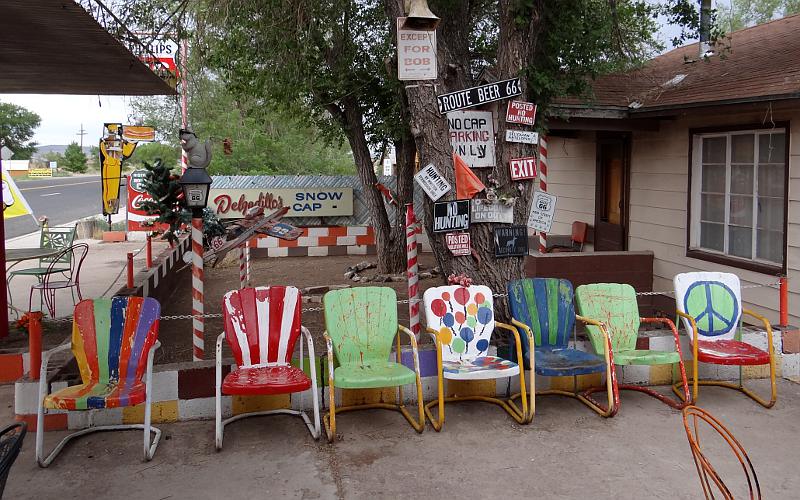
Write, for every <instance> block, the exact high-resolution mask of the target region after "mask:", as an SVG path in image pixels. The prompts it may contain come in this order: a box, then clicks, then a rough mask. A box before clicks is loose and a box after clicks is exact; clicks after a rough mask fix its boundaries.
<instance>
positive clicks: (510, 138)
mask: <svg viewBox="0 0 800 500" xmlns="http://www.w3.org/2000/svg"><path fill="white" fill-rule="evenodd" d="M506 142H522V143H525V144H538V143H539V133H538V132H528V131H527V130H506Z"/></svg>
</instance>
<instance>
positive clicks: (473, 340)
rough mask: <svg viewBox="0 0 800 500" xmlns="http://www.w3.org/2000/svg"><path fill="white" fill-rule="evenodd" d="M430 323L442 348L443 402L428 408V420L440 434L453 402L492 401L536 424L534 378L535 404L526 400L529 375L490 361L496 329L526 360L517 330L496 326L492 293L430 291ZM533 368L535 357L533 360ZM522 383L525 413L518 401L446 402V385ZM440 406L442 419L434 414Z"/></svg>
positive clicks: (457, 398) (438, 347)
mask: <svg viewBox="0 0 800 500" xmlns="http://www.w3.org/2000/svg"><path fill="white" fill-rule="evenodd" d="M423 302H424V303H425V323H426V324H427V332H428V333H429V334H430V335H431V337H433V341H434V342H435V343H436V357H437V373H438V378H439V387H438V395H439V397H438V399H437V400H435V401H431V402H430V403H428V404H427V405H426V406H425V414H426V415H427V416H428V419H429V420H430V421H431V424H432V425H433V428H434V429H436V430H437V431H440V430H441V429H442V426H443V425H444V403H445V402H450V401H486V402H489V403H494V404H497V405H500V407H502V408H503V409H504V410H505V411H506V412H508V414H509V415H511V417H512V418H513V419H514V420H516V421H517V422H518V423H520V424H527V423H529V422H530V421H531V420H533V413H534V375H533V372H531V375H530V404H529V402H528V397H527V394H526V384H525V371H524V370H520V367H519V365H518V364H517V363H514V362H513V361H509V360H505V359H502V358H498V357H496V356H490V355H489V343H490V341H491V339H492V333H493V332H494V329H495V327H498V328H502V329H503V330H506V331H507V332H510V333H511V334H512V335H513V337H514V341H515V344H516V352H517V359H522V347H521V346H522V342H521V341H520V334H519V331H518V330H517V328H516V327H514V326H511V325H507V324H505V323H501V322H499V321H495V318H494V310H493V308H492V290H491V289H490V288H489V287H487V286H482V285H472V286H469V287H464V286H457V285H451V286H439V287H434V288H429V289H427V290H425V294H424V295H423ZM526 340H528V341H529V342H530V343H532V340H530V337H528V339H526ZM528 361H529V362H530V364H531V365H533V353H529V360H528ZM506 377H519V385H520V396H521V398H522V409H521V410H520V409H519V407H517V405H516V404H514V401H513V399H508V400H504V399H499V398H494V397H489V396H453V397H448V398H445V397H444V380H445V379H447V380H486V379H499V378H506ZM437 405H438V406H439V417H438V418H434V417H433V414H432V412H431V409H432V408H433V407H434V406H437Z"/></svg>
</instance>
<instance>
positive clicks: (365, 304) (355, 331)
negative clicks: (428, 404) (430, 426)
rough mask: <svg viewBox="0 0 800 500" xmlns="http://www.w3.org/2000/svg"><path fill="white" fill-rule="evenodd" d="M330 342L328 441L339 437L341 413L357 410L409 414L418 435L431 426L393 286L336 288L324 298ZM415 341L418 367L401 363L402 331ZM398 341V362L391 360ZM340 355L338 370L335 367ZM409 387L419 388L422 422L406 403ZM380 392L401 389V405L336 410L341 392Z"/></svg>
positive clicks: (375, 405)
mask: <svg viewBox="0 0 800 500" xmlns="http://www.w3.org/2000/svg"><path fill="white" fill-rule="evenodd" d="M323 308H324V310H325V333H324V337H325V342H326V344H327V347H328V387H329V391H330V393H329V394H330V410H329V411H328V413H327V414H326V415H325V416H324V417H323V422H324V423H325V432H326V433H327V435H328V441H329V442H333V440H334V439H335V438H336V413H337V412H338V413H341V412H344V411H352V410H366V409H374V408H380V409H386V410H395V411H399V412H400V413H402V414H403V416H404V417H405V418H406V420H408V422H409V423H410V424H411V426H412V427H414V429H415V430H416V431H417V432H422V431H423V430H424V428H425V413H424V407H423V401H422V382H421V380H420V372H419V355H418V352H417V341H416V339H415V338H414V334H413V333H411V331H409V330H408V329H407V328H405V327H403V326H401V325H400V324H398V323H397V295H396V294H395V291H394V289H392V288H387V287H359V288H349V289H346V290H334V291H331V292H328V293H326V294H325V297H324V298H323ZM401 332H402V333H405V334H407V335H408V337H409V339H410V341H411V351H412V357H413V359H414V369H413V370H412V369H410V368H408V367H406V366H405V365H403V364H402V362H401V351H400V336H399V333H401ZM394 340H396V356H397V358H396V359H397V361H396V362H395V361H390V360H389V357H390V354H391V349H392V342H393V341H394ZM334 357H335V358H336V361H337V363H338V366H337V367H336V368H334ZM406 384H416V387H417V405H418V407H419V408H418V410H419V416H418V419H414V417H413V416H412V415H411V414H410V413H409V412H408V410H407V409H406V408H405V406H404V405H403V389H402V386H403V385H406ZM337 387H338V388H339V389H375V388H383V387H396V388H397V400H396V403H394V404H392V403H370V404H361V405H351V406H340V407H339V408H337V407H336V388H337Z"/></svg>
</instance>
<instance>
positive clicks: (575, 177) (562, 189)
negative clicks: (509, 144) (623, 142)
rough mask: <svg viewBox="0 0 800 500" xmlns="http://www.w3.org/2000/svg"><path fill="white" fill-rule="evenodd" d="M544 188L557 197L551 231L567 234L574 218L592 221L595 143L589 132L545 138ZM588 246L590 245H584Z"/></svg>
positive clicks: (590, 223)
mask: <svg viewBox="0 0 800 500" xmlns="http://www.w3.org/2000/svg"><path fill="white" fill-rule="evenodd" d="M548 141H549V142H548V147H547V152H548V157H547V160H548V163H547V164H548V168H549V170H548V172H547V190H548V192H550V193H552V194H555V195H556V196H558V202H557V205H556V207H557V208H556V214H555V218H554V220H553V226H552V228H551V231H550V232H551V233H553V234H570V233H571V231H572V223H573V222H575V221H581V222H586V223H587V224H589V225H593V224H594V190H595V175H596V172H595V170H596V166H595V165H596V164H595V151H596V147H595V143H594V133H593V132H582V133H581V135H580V136H579V137H578V138H575V139H566V138H563V137H552V138H549V139H548ZM586 248H587V249H591V245H588V246H587V247H586Z"/></svg>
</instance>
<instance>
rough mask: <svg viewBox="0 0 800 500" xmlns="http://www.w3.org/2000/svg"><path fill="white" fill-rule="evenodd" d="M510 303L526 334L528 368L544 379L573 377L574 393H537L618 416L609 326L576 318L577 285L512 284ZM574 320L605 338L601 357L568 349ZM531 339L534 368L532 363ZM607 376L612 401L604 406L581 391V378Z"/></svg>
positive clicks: (558, 281) (526, 281)
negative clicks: (578, 390) (580, 376)
mask: <svg viewBox="0 0 800 500" xmlns="http://www.w3.org/2000/svg"><path fill="white" fill-rule="evenodd" d="M508 305H509V307H510V309H511V315H512V317H513V319H512V320H511V323H512V324H513V325H514V326H517V327H519V328H521V329H522V330H524V331H525V332H527V335H521V336H520V337H521V340H522V359H524V360H525V368H526V369H529V370H534V371H535V373H537V374H538V375H542V376H545V377H572V378H573V387H574V388H575V389H574V390H573V391H571V392H570V391H564V390H561V389H550V390H547V391H541V392H537V393H536V394H537V395H560V396H568V397H572V398H576V399H578V400H579V401H581V402H582V403H583V404H585V405H586V406H588V407H589V408H591V409H592V410H594V411H596V412H597V413H599V414H600V415H602V416H604V417H613V416H614V414H615V413H616V412H617V405H618V404H619V392H618V389H617V377H616V372H615V370H614V355H613V352H612V351H611V343H610V341H609V339H608V333H607V332H606V327H605V326H604V325H603V324H602V323H600V322H599V321H595V320H593V319H589V318H584V317H583V316H578V315H577V314H575V304H574V297H573V291H572V283H570V282H569V281H568V280H565V279H557V278H525V279H519V280H514V281H511V282H510V283H509V284H508ZM575 320H578V321H581V322H583V323H585V324H590V325H594V326H596V327H597V328H598V329H599V331H600V333H601V334H602V336H603V343H602V345H603V349H602V355H598V354H594V353H590V352H585V351H581V350H579V349H575V348H571V347H569V337H570V335H573V336H574V335H575V333H576V332H575ZM529 338H532V339H533V342H534V345H535V360H534V361H535V365H533V366H532V365H531V364H530V362H529V360H530V353H531V344H529V343H528V339H529ZM592 373H605V375H606V392H607V396H608V403H607V406H606V407H605V408H603V406H602V405H601V404H600V403H598V402H597V401H595V400H594V399H592V397H591V394H590V393H586V392H584V393H578V392H577V377H578V375H588V374H592Z"/></svg>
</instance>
